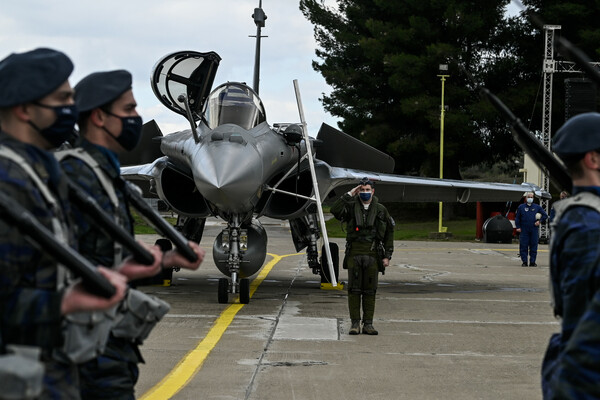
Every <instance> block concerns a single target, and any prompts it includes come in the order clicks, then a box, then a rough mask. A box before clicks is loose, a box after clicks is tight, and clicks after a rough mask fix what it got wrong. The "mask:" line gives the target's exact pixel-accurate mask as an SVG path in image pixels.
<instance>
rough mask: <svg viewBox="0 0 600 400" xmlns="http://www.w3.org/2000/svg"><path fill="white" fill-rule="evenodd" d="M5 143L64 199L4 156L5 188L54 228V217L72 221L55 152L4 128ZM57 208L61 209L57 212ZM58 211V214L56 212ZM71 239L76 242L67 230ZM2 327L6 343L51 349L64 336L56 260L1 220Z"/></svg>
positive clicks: (1, 179)
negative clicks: (46, 193)
mask: <svg viewBox="0 0 600 400" xmlns="http://www.w3.org/2000/svg"><path fill="white" fill-rule="evenodd" d="M0 146H5V147H8V148H10V149H12V150H13V151H14V152H16V153H17V154H19V155H20V156H21V157H23V158H24V159H25V160H26V162H27V164H28V165H30V166H31V167H32V168H33V170H34V171H35V173H36V174H37V175H38V176H39V178H40V179H41V180H42V182H43V183H45V184H46V186H47V187H48V188H49V189H50V191H51V193H52V194H53V195H54V197H55V198H56V200H57V201H58V203H59V207H58V209H56V210H52V208H51V207H49V206H48V204H47V203H46V200H45V199H44V197H43V196H42V194H41V192H40V191H39V189H38V186H36V184H35V183H34V182H33V181H32V180H31V178H30V176H29V175H28V174H27V173H26V172H25V171H24V170H23V168H21V167H20V166H19V165H18V164H17V163H15V162H14V161H12V160H9V159H7V158H5V157H0V190H2V191H3V193H5V194H7V195H8V196H10V197H12V198H13V199H14V200H16V201H17V202H18V203H19V204H21V205H22V206H23V207H24V208H26V209H27V210H29V211H30V212H31V213H33V215H34V216H35V217H36V218H37V219H38V221H39V222H40V223H41V224H42V225H44V226H45V227H46V228H48V229H49V230H51V231H52V230H53V228H52V220H53V219H54V218H58V220H59V221H60V222H61V223H62V225H65V226H68V225H71V226H72V224H70V223H69V222H70V221H69V216H70V211H71V210H70V206H69V201H68V199H67V186H66V182H65V180H64V175H63V174H62V173H61V170H60V167H59V165H58V163H57V162H56V160H55V159H54V157H52V154H51V153H48V152H46V151H43V150H40V149H38V148H37V147H35V146H31V145H28V144H25V143H22V142H20V141H17V140H15V139H13V138H12V137H10V136H9V135H7V134H6V133H0ZM55 212H56V214H55ZM57 214H58V215H57ZM68 235H69V237H68V238H67V239H68V240H67V241H68V242H69V244H71V245H74V244H75V238H74V236H73V234H72V232H68ZM0 248H1V250H0V318H1V319H0V329H1V335H0V336H1V337H2V339H3V341H4V343H15V344H26V345H36V346H40V347H42V348H43V349H45V350H50V349H52V348H53V347H56V346H58V345H59V344H60V342H61V340H62V333H61V323H62V316H61V312H60V307H61V301H62V292H61V291H60V290H59V286H58V276H59V275H58V268H57V263H56V261H54V259H53V258H51V257H50V256H49V255H48V254H47V253H45V252H44V251H43V250H42V249H40V248H39V247H38V246H36V245H33V244H32V243H31V242H30V241H29V240H27V239H26V238H25V237H24V236H23V235H22V234H21V233H20V232H19V231H18V230H16V229H15V228H14V227H12V226H9V225H7V224H6V223H4V222H3V221H1V220H0Z"/></svg>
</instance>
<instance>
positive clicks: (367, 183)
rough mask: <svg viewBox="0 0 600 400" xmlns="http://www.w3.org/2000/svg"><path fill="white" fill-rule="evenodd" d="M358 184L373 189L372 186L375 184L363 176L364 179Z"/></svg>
mask: <svg viewBox="0 0 600 400" xmlns="http://www.w3.org/2000/svg"><path fill="white" fill-rule="evenodd" d="M359 183H360V184H361V185H362V186H365V185H370V186H371V187H374V186H375V184H374V183H373V181H372V180H370V179H369V178H368V177H366V176H365V177H364V178H362V179H361V180H360V182H359Z"/></svg>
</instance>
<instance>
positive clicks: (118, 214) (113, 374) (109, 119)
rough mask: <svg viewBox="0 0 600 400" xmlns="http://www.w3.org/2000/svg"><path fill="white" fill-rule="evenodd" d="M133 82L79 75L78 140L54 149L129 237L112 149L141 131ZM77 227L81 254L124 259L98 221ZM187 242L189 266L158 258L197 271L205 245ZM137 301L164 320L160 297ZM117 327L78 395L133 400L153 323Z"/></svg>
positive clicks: (138, 274) (140, 272) (115, 75)
mask: <svg viewBox="0 0 600 400" xmlns="http://www.w3.org/2000/svg"><path fill="white" fill-rule="evenodd" d="M131 84H132V77H131V74H130V73H129V72H127V71H125V70H114V71H106V72H96V73H92V74H90V75H88V76H86V77H85V78H83V79H82V80H81V81H80V82H79V83H78V84H77V85H76V86H75V103H76V105H77V108H78V109H79V112H80V114H79V120H78V125H79V129H80V135H81V137H80V139H79V141H78V143H76V147H75V148H74V149H71V150H66V151H64V152H59V153H58V154H57V157H58V158H59V159H60V160H61V161H60V165H61V166H62V168H63V170H64V171H65V173H66V174H67V175H68V176H69V177H70V178H71V179H72V180H73V181H75V182H76V183H77V184H78V185H79V186H80V187H81V188H83V189H84V190H85V191H87V192H88V194H90V195H91V196H92V197H94V198H95V199H96V200H97V201H98V203H99V204H100V206H101V207H102V208H103V209H104V210H105V211H107V212H108V213H109V214H110V215H113V216H114V218H115V220H116V221H117V222H118V223H119V224H120V225H121V226H122V227H123V228H125V229H126V230H127V231H129V232H131V235H132V236H133V219H132V217H131V215H130V213H129V207H128V201H127V190H128V188H127V187H126V185H125V182H124V181H123V179H122V178H121V177H120V163H119V159H118V153H121V152H126V151H132V150H133V149H134V148H135V147H136V145H137V144H138V142H139V139H140V136H141V129H142V119H141V117H140V116H139V114H138V113H137V110H136V106H137V104H136V101H135V98H134V96H133V91H132V89H131ZM81 229H82V232H83V234H82V235H80V237H79V248H80V251H81V253H82V255H84V256H85V257H86V258H88V259H90V260H92V261H95V262H102V263H104V265H118V263H119V260H120V259H122V258H123V257H125V256H127V254H125V253H124V249H122V248H121V247H120V246H119V245H118V244H117V243H115V242H114V240H113V238H112V237H111V236H109V235H107V234H106V233H105V232H104V231H102V230H100V229H99V228H98V227H97V225H94V224H91V223H83V224H82V228H81ZM189 245H190V246H191V247H192V249H193V250H194V251H195V252H196V254H197V255H198V260H197V261H196V262H195V263H191V262H189V261H188V260H187V259H185V258H184V257H183V256H181V255H180V254H179V253H178V252H176V251H168V252H166V253H164V256H162V266H163V267H164V268H172V267H174V266H178V267H181V268H187V269H192V270H195V269H197V268H198V267H199V265H200V263H201V262H202V259H203V258H204V250H203V249H201V248H200V246H199V245H198V244H197V243H193V242H190V243H189ZM121 272H122V273H123V274H125V275H126V276H127V277H128V279H129V280H132V281H133V283H132V284H133V286H135V282H136V281H135V280H136V279H140V278H147V277H149V276H152V275H155V274H156V273H157V270H150V269H149V268H143V269H135V270H134V269H129V270H127V271H121ZM138 282H139V281H138ZM134 296H135V297H134ZM141 301H143V302H145V303H146V304H154V303H157V304H156V312H157V313H159V314H160V316H161V317H162V312H163V311H161V310H162V309H163V307H164V305H161V304H160V301H158V299H156V298H152V297H151V296H147V295H144V294H143V293H141V292H139V291H137V290H134V289H130V290H129V291H128V294H127V300H126V302H127V304H128V307H129V308H131V304H133V303H139V302H141ZM166 307H168V305H166ZM122 308H123V307H122ZM121 311H122V310H121ZM132 314H135V312H133V313H131V312H129V313H125V314H122V315H120V316H119V317H118V318H117V319H121V320H122V321H129V320H130V319H131V318H133V317H132ZM158 319H160V318H159V317H158V316H157V320H158ZM139 323H142V322H139ZM123 324H125V325H126V322H123V323H122V324H117V325H115V327H113V330H112V333H111V335H110V338H109V341H108V344H107V346H106V350H105V352H104V353H103V354H102V355H100V356H99V357H97V358H96V359H94V360H92V361H89V362H87V363H85V364H83V365H82V366H81V367H80V375H81V397H82V398H85V399H133V398H135V396H134V386H135V384H136V382H137V379H138V374H139V371H138V366H137V364H138V363H140V362H143V358H142V356H141V354H140V351H139V348H138V344H140V343H141V342H142V341H143V339H144V338H145V337H139V336H138V335H139V334H140V332H144V334H145V335H147V334H148V332H149V330H151V328H152V326H153V325H152V326H149V327H147V329H139V328H137V329H131V328H132V327H131V326H128V325H126V326H124V325H123Z"/></svg>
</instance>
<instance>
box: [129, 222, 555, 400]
mask: <svg viewBox="0 0 600 400" xmlns="http://www.w3.org/2000/svg"><path fill="white" fill-rule="evenodd" d="M218 229H222V228H218V227H211V226H207V231H206V232H205V236H204V239H203V241H202V243H201V245H202V246H203V247H204V248H206V249H207V251H208V253H207V257H206V259H205V262H204V263H203V265H202V266H201V268H200V269H199V270H198V271H194V272H190V271H180V272H176V273H175V274H174V276H173V286H171V287H160V286H153V287H145V288H143V289H144V291H146V292H148V293H152V294H155V295H157V296H159V297H161V298H163V299H165V300H167V301H168V302H169V303H170V304H171V311H170V313H169V314H168V315H167V316H166V317H165V318H164V319H163V320H162V321H161V322H160V323H159V324H158V325H157V327H156V328H155V329H154V331H153V332H152V334H151V336H150V337H149V338H148V340H147V341H146V342H145V344H144V345H143V346H142V347H141V349H142V354H143V356H144V357H145V359H146V364H145V365H142V366H141V377H140V381H139V383H138V385H137V395H138V397H140V398H147V399H165V398H174V399H200V398H202V399H253V400H254V399H255V400H258V399H260V400H266V399H331V398H336V399H348V400H353V399H361V400H363V399H378V400H381V399H441V398H443V399H498V398H501V399H539V398H541V393H540V389H539V369H540V364H541V360H542V357H543V353H544V350H545V346H546V343H547V340H548V338H549V336H550V334H551V333H552V332H555V331H557V330H558V324H557V323H556V322H555V320H554V318H553V317H552V313H551V310H550V306H549V301H548V299H549V295H548V290H547V285H548V252H547V246H545V245H540V252H539V254H538V265H539V267H537V268H523V267H521V266H520V265H521V261H520V260H519V258H518V255H517V253H518V245H517V244H488V243H479V242H473V243H455V242H408V241H398V242H396V243H395V252H394V256H393V259H392V265H391V266H390V267H389V268H388V270H387V272H386V274H385V275H383V276H381V275H380V287H379V290H378V293H377V297H378V299H377V306H376V310H375V321H374V325H375V328H376V329H378V330H379V335H378V336H367V335H362V334H361V335H358V336H349V335H348V334H347V332H348V329H349V326H350V320H349V318H348V311H347V304H346V293H345V292H344V291H336V290H321V289H320V288H319V278H318V276H316V275H313V274H312V272H311V270H310V269H308V268H307V265H306V260H305V256H304V254H295V251H294V246H293V244H292V241H291V235H290V233H289V230H288V228H286V227H282V226H267V231H268V234H269V244H268V252H269V253H270V254H271V255H270V256H267V261H266V265H265V267H263V271H262V272H261V273H259V274H258V275H257V276H255V277H253V278H255V281H254V282H253V284H252V290H255V291H254V293H253V294H252V298H251V300H250V304H247V305H241V304H235V300H236V299H234V298H233V296H230V304H218V303H217V280H218V278H219V277H221V275H220V273H219V272H218V270H217V269H216V267H215V266H214V263H213V261H212V255H211V254H210V250H211V249H212V240H213V239H214V237H215V235H216V233H217V232H218ZM142 239H143V240H145V241H147V242H153V241H154V239H155V238H154V237H153V236H145V237H142ZM335 241H337V242H338V243H340V248H343V240H340V239H335ZM266 270H269V271H268V273H266V272H267V271H266ZM261 274H262V275H261ZM346 279H347V278H346V271H344V270H342V271H341V272H340V280H341V281H345V280H346ZM161 380H162V382H161Z"/></svg>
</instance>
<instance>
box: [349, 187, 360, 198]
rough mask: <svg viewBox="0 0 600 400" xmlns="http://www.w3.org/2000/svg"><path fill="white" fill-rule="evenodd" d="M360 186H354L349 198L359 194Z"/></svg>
mask: <svg viewBox="0 0 600 400" xmlns="http://www.w3.org/2000/svg"><path fill="white" fill-rule="evenodd" d="M360 186H361V185H358V186H356V187H355V188H354V189H352V190H351V191H350V195H351V196H356V195H357V194H358V193H359V192H360Z"/></svg>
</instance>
